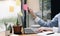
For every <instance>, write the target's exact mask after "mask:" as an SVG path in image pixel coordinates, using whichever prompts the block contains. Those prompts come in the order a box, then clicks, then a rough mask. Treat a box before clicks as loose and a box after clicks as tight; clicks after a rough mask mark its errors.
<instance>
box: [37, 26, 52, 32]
mask: <svg viewBox="0 0 60 36" xmlns="http://www.w3.org/2000/svg"><path fill="white" fill-rule="evenodd" d="M38 31H39V32H46V31H53V30H52V29H51V28H48V27H41V28H39V29H38Z"/></svg>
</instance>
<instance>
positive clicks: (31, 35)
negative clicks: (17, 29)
mask: <svg viewBox="0 0 60 36" xmlns="http://www.w3.org/2000/svg"><path fill="white" fill-rule="evenodd" d="M19 36H37V35H36V34H23V35H19Z"/></svg>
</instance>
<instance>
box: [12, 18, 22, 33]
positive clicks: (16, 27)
mask: <svg viewBox="0 0 60 36" xmlns="http://www.w3.org/2000/svg"><path fill="white" fill-rule="evenodd" d="M13 30H14V34H22V32H21V30H22V26H20V25H19V24H18V19H17V22H16V25H14V26H13Z"/></svg>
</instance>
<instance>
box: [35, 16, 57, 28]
mask: <svg viewBox="0 0 60 36" xmlns="http://www.w3.org/2000/svg"><path fill="white" fill-rule="evenodd" d="M35 22H37V23H38V24H39V25H40V26H43V27H54V26H55V27H57V26H58V18H57V17H56V16H55V17H54V18H53V19H52V20H51V22H45V21H44V20H42V19H41V18H39V17H36V18H35Z"/></svg>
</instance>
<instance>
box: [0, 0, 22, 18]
mask: <svg viewBox="0 0 60 36" xmlns="http://www.w3.org/2000/svg"><path fill="white" fill-rule="evenodd" d="M9 6H13V7H14V12H10V11H9ZM19 11H21V6H16V1H0V19H3V18H10V17H17V13H18V12H19Z"/></svg>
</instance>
